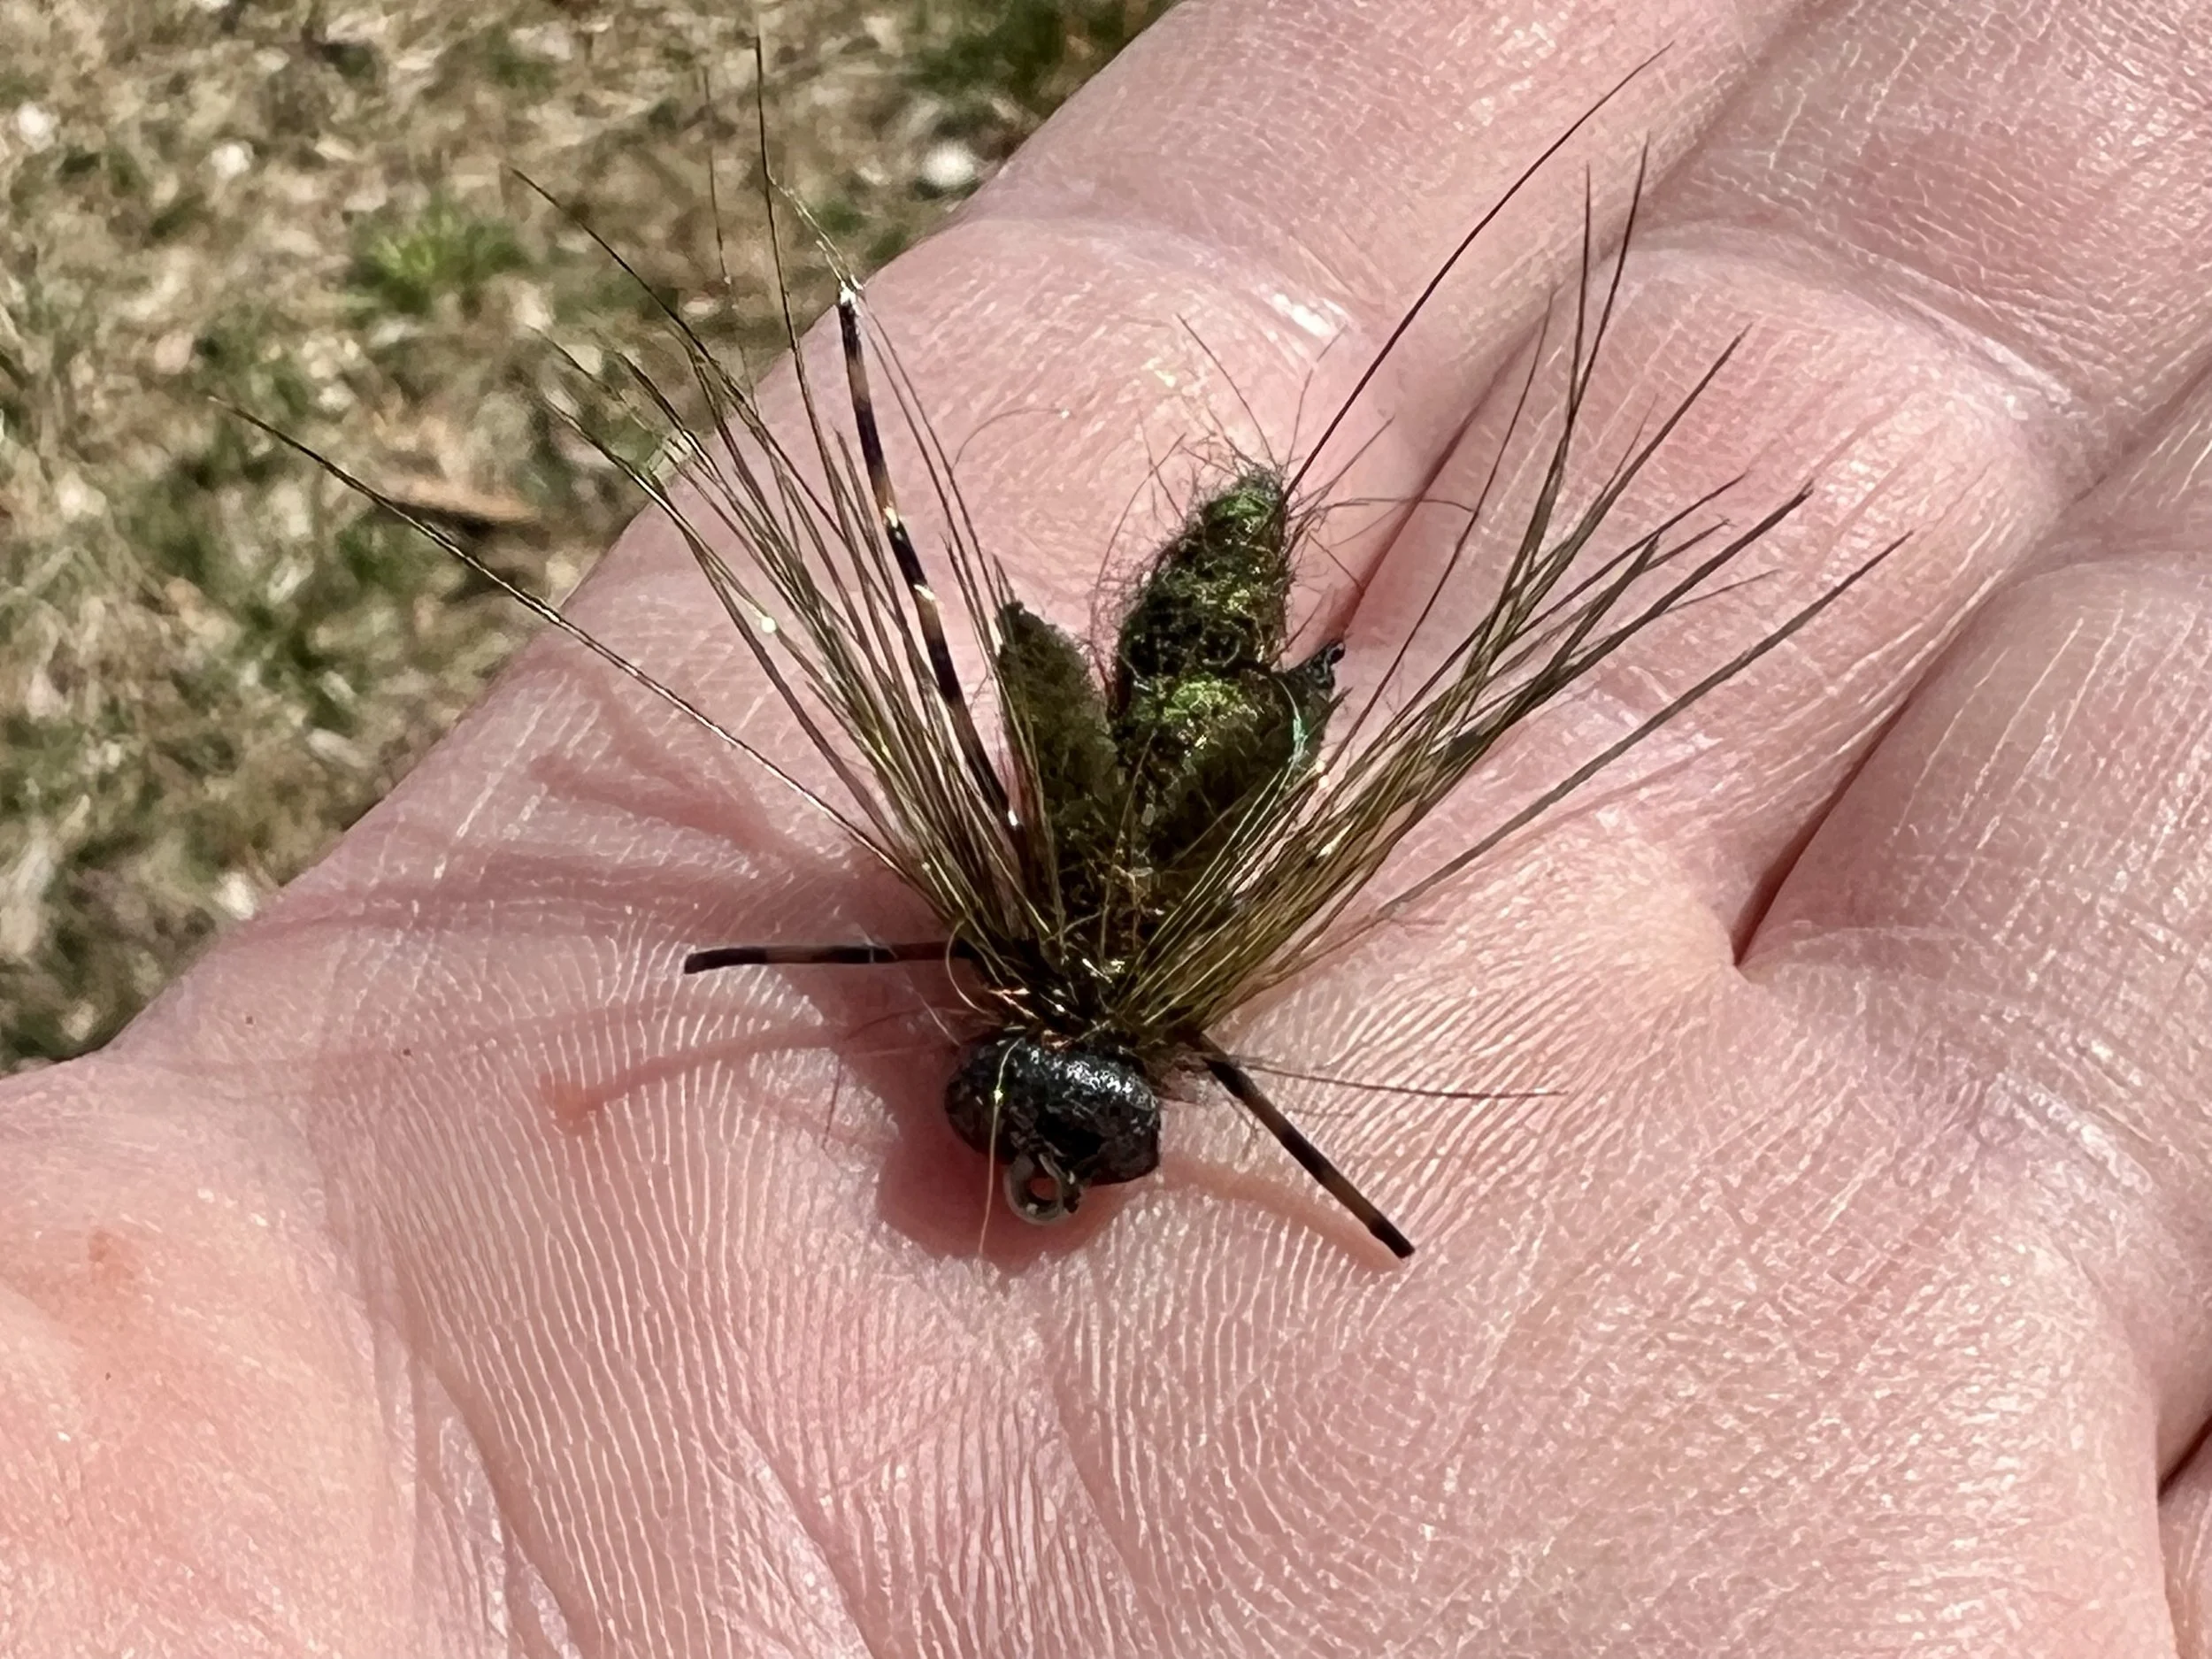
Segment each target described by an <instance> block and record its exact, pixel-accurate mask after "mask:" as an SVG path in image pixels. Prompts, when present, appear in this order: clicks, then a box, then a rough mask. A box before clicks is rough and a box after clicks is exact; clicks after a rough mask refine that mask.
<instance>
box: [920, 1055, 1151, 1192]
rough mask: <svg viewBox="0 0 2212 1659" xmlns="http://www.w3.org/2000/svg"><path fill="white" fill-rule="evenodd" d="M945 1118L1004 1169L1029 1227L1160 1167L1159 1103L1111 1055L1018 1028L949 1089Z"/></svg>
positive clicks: (1146, 1084) (971, 1059) (1138, 1072)
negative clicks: (1096, 1190)
mask: <svg viewBox="0 0 2212 1659" xmlns="http://www.w3.org/2000/svg"><path fill="white" fill-rule="evenodd" d="M945 1115H946V1116H947V1117H949V1118H951V1119H952V1126H953V1128H954V1129H955V1130H956V1131H957V1132H958V1133H959V1136H960V1138H961V1139H962V1140H963V1141H966V1142H967V1143H968V1144H969V1145H970V1146H972V1147H973V1148H975V1149H976V1150H977V1151H979V1152H986V1153H988V1154H989V1155H990V1156H993V1157H995V1158H996V1159H998V1160H999V1161H1000V1162H1001V1163H1002V1164H1005V1166H1006V1175H1005V1192H1006V1202H1007V1204H1008V1206H1009V1207H1010V1209H1011V1210H1013V1211H1014V1213H1015V1214H1016V1215H1018V1216H1019V1217H1021V1218H1022V1219H1023V1220H1025V1221H1034V1222H1052V1221H1059V1220H1062V1219H1064V1217H1067V1216H1069V1215H1071V1214H1072V1213H1074V1210H1075V1207H1076V1205H1077V1204H1078V1203H1079V1202H1081V1201H1082V1197H1083V1192H1084V1189H1085V1188H1086V1187H1097V1186H1104V1185H1110V1184H1111V1183H1113V1182H1115V1181H1133V1180H1135V1179H1137V1177H1138V1176H1140V1175H1148V1174H1150V1173H1151V1172H1152V1171H1154V1170H1155V1169H1156V1168H1158V1167H1159V1163H1160V1096H1159V1094H1158V1093H1157V1092H1156V1090H1155V1089H1154V1088H1153V1087H1152V1081H1151V1079H1149V1078H1148V1077H1147V1076H1146V1075H1145V1074H1144V1069H1143V1068H1142V1067H1141V1066H1140V1065H1139V1064H1137V1063H1136V1062H1135V1061H1134V1060H1133V1059H1131V1058H1130V1057H1129V1056H1127V1055H1125V1054H1120V1053H1117V1052H1115V1051H1114V1050H1111V1049H1105V1048H1087V1047H1085V1046H1084V1045H1082V1044H1080V1043H1074V1044H1070V1045H1068V1046H1066V1047H1064V1048H1054V1047H1052V1046H1051V1045H1050V1044H1048V1043H1044V1042H1041V1041H1038V1040H1037V1039H1036V1038H1035V1037H1033V1036H1031V1035H1030V1034H1029V1033H1026V1032H1019V1031H1007V1032H1000V1033H997V1034H996V1035H995V1036H991V1037H986V1038H984V1039H983V1040H982V1041H980V1042H977V1043H974V1044H972V1045H971V1046H970V1048H969V1049H968V1051H967V1053H966V1054H965V1055H964V1056H962V1058H961V1062H960V1069H959V1070H958V1071H956V1072H954V1073H953V1077H952V1081H951V1082H950V1083H949V1084H947V1085H946V1086H945Z"/></svg>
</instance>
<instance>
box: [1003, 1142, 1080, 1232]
mask: <svg viewBox="0 0 2212 1659" xmlns="http://www.w3.org/2000/svg"><path fill="white" fill-rule="evenodd" d="M1004 1179H1005V1191H1006V1207H1007V1208H1008V1209H1009V1210H1012V1211H1013V1212H1014V1213H1015V1214H1016V1215H1018V1216H1019V1217H1021V1218H1022V1219H1023V1220H1024V1221H1027V1222H1031V1223H1033V1224H1034V1225H1038V1226H1041V1227H1045V1226H1050V1225H1052V1224H1053V1223H1054V1222H1056V1221H1065V1220H1066V1219H1067V1218H1068V1217H1070V1216H1071V1215H1073V1214H1074V1213H1075V1207H1076V1206H1077V1205H1078V1204H1079V1203H1081V1202H1083V1183H1082V1182H1080V1181H1079V1180H1077V1179H1075V1178H1074V1177H1073V1176H1071V1175H1070V1174H1068V1173H1067V1172H1066V1171H1064V1170H1062V1169H1060V1168H1059V1167H1058V1166H1057V1165H1056V1164H1054V1163H1053V1162H1052V1161H1051V1160H1050V1159H1049V1158H1041V1157H1038V1156H1035V1155H1034V1154H1033V1153H1028V1152H1023V1153H1018V1154H1017V1155H1016V1156H1015V1157H1014V1159H1013V1161H1012V1162H1011V1163H1010V1164H1007V1166H1006V1175H1005V1178H1004Z"/></svg>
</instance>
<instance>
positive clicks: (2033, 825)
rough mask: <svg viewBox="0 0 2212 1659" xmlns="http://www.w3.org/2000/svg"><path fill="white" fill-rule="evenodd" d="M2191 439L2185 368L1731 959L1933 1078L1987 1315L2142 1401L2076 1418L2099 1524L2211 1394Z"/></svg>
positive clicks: (2188, 1634) (2199, 565)
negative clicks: (2018, 1323)
mask: <svg viewBox="0 0 2212 1659" xmlns="http://www.w3.org/2000/svg"><path fill="white" fill-rule="evenodd" d="M2208 442H2212V398H2207V397H2206V396H2203V395H2202V394H2199V395H2198V396H2195V397H2194V398H2193V400H2192V402H2191V403H2188V404H2185V406H2184V407H2183V408H2182V409H2181V411H2179V413H2178V414H2177V416H2176V417H2175V419H2174V420H2173V421H2172V423H2171V424H2170V426H2167V427H2166V429H2165V430H2164V431H2163V432H2162V434H2160V436H2159V440H2158V442H2156V443H2155V444H2154V445H2153V446H2152V447H2151V448H2150V449H2148V450H2147V453H2146V454H2145V455H2144V457H2142V458H2141V459H2140V460H2139V461H2138V462H2136V463H2133V464H2131V465H2130V466H2129V467H2128V468H2127V469H2125V470H2124V472H2121V473H2120V474H2118V475H2116V477H2115V478H2114V479H2113V480H2110V482H2109V483H2108V485H2107V486H2106V487H2105V488H2103V489H2102V490H2101V491H2100V492H2099V494H2098V495H2096V496H2094V497H2093V498H2092V499H2091V501H2089V502H2088V503H2085V505H2084V506H2083V508H2082V509H2080V510H2079V511H2077V512H2076V513H2075V514H2073V515H2070V517H2069V518H2068V520H2067V522H2066V525H2065V526H2064V527H2063V529H2062V533H2061V534H2060V535H2059V536H2058V537H2057V538H2056V539H2055V541H2054V542H2053V543H2052V544H2051V545H2050V546H2049V548H2048V549H2047V550H2045V551H2044V552H2043V553H2041V554H2039V557H2037V560H2036V562H2035V565H2034V568H2033V571H2032V574H2030V575H2029V576H2027V577H2026V578H2025V579H2024V580H2021V581H2020V582H2018V583H2016V584H2015V585H2014V586H2012V587H2009V588H2007V589H2006V590H2004V591H2003V592H2001V594H2000V595H1998V596H1997V597H1996V598H1995V599H1994V600H1993V602H1992V603H1991V604H1990V606H1989V607H1988V608H1987V610H1986V611H1985V613H1984V614H1983V615H1982V616H1980V617H1978V618H1977V619H1976V621H1975V623H1974V625H1973V626H1972V627H1971V628H1970V630H1969V631H1968V632H1967V634H1965V635H1964V636H1963V638H1962V640H1961V641H1959V644H1958V646H1957V647H1956V648H1955V650H1954V651H1953V652H1952V653H1951V654H1950V655H1949V656H1948V657H1947V658H1946V659H1945V661H1944V663H1943V664H1942V666H1941V668H1940V670H1939V672H1938V673H1937V674H1936V675H1934V676H1933V677H1932V679H1931V680H1930V682H1929V683H1928V684H1927V685H1926V686H1925V687H1924V688H1923V689H1922V690H1921V691H1920V692H1919V693H1918V694H1917V695H1916V697H1915V699H1914V702H1913V703H1912V704H1911V706H1910V707H1909V708H1908V710H1906V712H1905V714H1904V716H1903V717H1902V718H1901V721H1900V722H1899V724H1898V726H1896V728H1895V729H1894V730H1893V732H1892V733H1889V734H1888V735H1887V736H1886V738H1885V739H1884V741H1883V742H1882V744H1881V746H1880V747H1879V749H1877V751H1876V752H1875V754H1874V756H1873V757H1872V758H1871V759H1870V762H1869V764H1868V765H1867V767H1866V768H1865V770H1864V771H1863V772H1862V773H1861V774H1860V776H1859V777H1858V778H1856V779H1855V780H1854V782H1853V784H1852V787H1851V788H1850V789H1849V790H1848V792H1847V794H1846V795H1844V797H1843V799H1842V801H1841V802H1840V803H1839V806H1838V808H1837V810H1836V811H1835V812H1834V813H1833V814H1832V816H1831V817H1830V818H1829V819H1828V820H1827V821H1826V822H1825V823H1824V825H1823V826H1822V827H1821V830H1820V832H1819V833H1818V834H1817V835H1816V837H1815V839H1814V841H1812V843H1811V845H1810V846H1809V848H1808V849H1807V851H1806V853H1805V856H1803V857H1802V858H1801V860H1800V861H1799V863H1798V864H1797V866H1796V868H1795V869H1794V870H1793V872H1792V874H1791V876H1790V879H1789V880H1788V881H1787V883H1786V885H1785V886H1784V887H1783V888H1782V890H1781V892H1780V893H1779V895H1778V898H1777V902H1776V904H1775V906H1774V909H1773V910H1772V911H1771V913H1770V915H1769V917H1768V918H1767V919H1766V920H1765V922H1764V923H1763V926H1762V927H1761V930H1760V933H1759V935H1758V937H1757V939H1756V940H1755V942H1754V945H1753V949H1751V951H1750V953H1749V955H1748V956H1747V960H1746V969H1747V972H1748V973H1749V974H1751V976H1752V977H1753V979H1755V981H1756V982H1757V983H1758V984H1759V985H1761V986H1762V987H1764V988H1765V989H1766V990H1767V991H1768V992H1769V993H1770V994H1772V995H1776V996H1778V997H1779V998H1781V999H1782V1000H1783V1001H1784V1002H1785V1003H1786V1004H1787V1005H1789V1006H1791V1007H1793V1008H1796V1009H1799V1010H1804V1017H1805V1018H1809V1019H1812V1020H1816V1021H1818V1020H1822V1019H1826V1018H1834V1017H1835V1016H1836V1014H1837V1012H1838V1011H1839V1010H1841V1009H1843V1008H1845V1007H1850V1008H1852V1009H1854V1010H1857V1014H1856V1017H1857V1018H1861V1019H1863V1021H1864V1022H1865V1024H1866V1025H1867V1028H1868V1029H1869V1031H1870V1033H1872V1036H1873V1041H1874V1043H1875V1048H1876V1058H1875V1060H1874V1063H1873V1064H1872V1065H1871V1067H1870V1074H1871V1075H1875V1076H1885V1075H1887V1076H1917V1077H1922V1078H1924V1079H1929V1081H1930V1084H1931V1086H1932V1087H1930V1088H1929V1089H1928V1091H1927V1093H1926V1094H1925V1095H1924V1099H1923V1103H1922V1104H1921V1106H1920V1107H1919V1108H1918V1109H1917V1110H1916V1113H1915V1114H1914V1115H1913V1116H1911V1117H1910V1118H1897V1117H1893V1116H1891V1115H1889V1114H1888V1113H1886V1112H1885V1115H1884V1122H1885V1124H1886V1125H1888V1127H1889V1130H1890V1132H1891V1133H1894V1134H1896V1135H1897V1136H1898V1137H1899V1138H1900V1140H1901V1141H1913V1142H1916V1143H1918V1144H1921V1145H1923V1146H1927V1147H1930V1148H1935V1147H1949V1148H1955V1156H1958V1157H1960V1158H1962V1160H1963V1161H1964V1163H1965V1164H1966V1166H1967V1167H1969V1168H1970V1170H1971V1173H1972V1179H1973V1181H1974V1184H1975V1186H1976V1187H1978V1189H1979V1190H1980V1191H1981V1192H1982V1193H1983V1194H1985V1202H1984V1205H1983V1209H1984V1210H1985V1214H1986V1216H1987V1217H1988V1218H1989V1225H1990V1233H1989V1235H1988V1241H1989V1246H1990V1248H1993V1250H1995V1251H1997V1252H1998V1253H1999V1254H2001V1256H2003V1257H2005V1258H2006V1259H2008V1260H2009V1261H2010V1262H2011V1263H2014V1265H2013V1267H2012V1269H2011V1270H2009V1271H2008V1275H2007V1276H2006V1282H2004V1283H2003V1284H2002V1285H2001V1286H2000V1285H1996V1284H1992V1285H1991V1286H1989V1291H1990V1294H1992V1296H1993V1297H1994V1298H1995V1300H1993V1302H1991V1303H1990V1304H1989V1306H1990V1309H1991V1311H1992V1313H1993V1315H1996V1316H1998V1317H2006V1316H2005V1315H2004V1312H2003V1310H2007V1309H2009V1310H2014V1311H2015V1312H2017V1311H2018V1310H2024V1309H2027V1308H2039V1309H2042V1310H2046V1313H2048V1311H2049V1310H2054V1309H2056V1308H2059V1307H2065V1308H2068V1309H2070V1310H2071V1311H2070V1312H2069V1313H2067V1314H2065V1315H2064V1316H2063V1317H2058V1318H2056V1319H2052V1318H2049V1317H2046V1318H2045V1319H2044V1321H2043V1323H2042V1325H2040V1326H2039V1330H2038V1334H2037V1336H2036V1339H2035V1340H2034V1341H2033V1342H2032V1344H2030V1345H2028V1347H2030V1348H2034V1349H2037V1350H2040V1351H2043V1352H2046V1353H2047V1354H2049V1355H2051V1356H2058V1355H2063V1356H2065V1358H2064V1363H2065V1364H2066V1365H2067V1366H2068V1367H2069V1368H2076V1367H2079V1368H2085V1369H2086V1370H2087V1371H2091V1372H2095V1373H2102V1374H2104V1375H2106V1376H2107V1377H2108V1378H2109V1379H2112V1380H2111V1386H2109V1387H2108V1389H2107V1390H2105V1391H2104V1397H2102V1398H2101V1399H2100V1400H2099V1401H2098V1402H2096V1404H2095V1406H2094V1409H2095V1411H2096V1412H2097V1414H2098V1417H2100V1418H2101V1420H2102V1421H2103V1422H2104V1423H2105V1424H2106V1425H2116V1424H2121V1423H2124V1422H2127V1421H2129V1420H2130V1419H2131V1418H2132V1419H2135V1420H2137V1421H2139V1423H2140V1425H2141V1427H2140V1429H2139V1431H2138V1432H2136V1434H2135V1435H2134V1436H2133V1437H2132V1438H2133V1439H2134V1440H2136V1442H2137V1443H2136V1445H2135V1446H2134V1447H2133V1448H2128V1447H2127V1446H2126V1445H2125V1444H2124V1443H2123V1444H2120V1445H2117V1446H2115V1445H2112V1444H2111V1443H2110V1440H2109V1436H2108V1434H2106V1433H2105V1432H2104V1431H2101V1430H2098V1429H2094V1428H2090V1429H2089V1432H2090V1433H2091V1434H2092V1435H2093V1437H2097V1436H2101V1437H2102V1438H2103V1439H2104V1440H2105V1443H2106V1444H2107V1445H2108V1453H2109V1454H2116V1455H2111V1456H2110V1460H2109V1461H2108V1463H2107V1465H2106V1466H2105V1468H2104V1471H2103V1474H2102V1480H2103V1483H2104V1486H2105V1489H2106V1490H2107V1491H2108V1493H2110V1494H2112V1497H2113V1502H2114V1504H2115V1507H2116V1510H2117V1514H2116V1529H2115V1530H2116V1535H2120V1534H2122V1533H2123V1532H2124V1531H2125V1530H2131V1529H2132V1527H2133V1525H2135V1524H2136V1517H2139V1516H2140V1515H2141V1514H2143V1513H2145V1512H2147V1510H2148V1509H2149V1507H2150V1504H2151V1501H2152V1494H2153V1492H2154V1489H2155V1486H2156V1483H2157V1482H2158V1481H2159V1479H2161V1478H2162V1476H2164V1475H2165V1474H2166V1473H2167V1472H2168V1471H2170V1470H2172V1469H2173V1468H2174V1466H2175V1464H2176V1463H2177V1460H2179V1459H2181V1458H2182V1457H2183V1456H2184V1455H2185V1454H2191V1448H2194V1447H2197V1446H2198V1445H2199V1444H2200V1440H2201V1435H2202V1430H2203V1425H2204V1422H2205V1419H2206V1415H2207V1410H2208V1402H2212V1319H2208V1317H2207V1314H2206V1311H2205V1310H2206V1309H2207V1307H2208V1306H2212V1301H2208V1295H2212V1227H2208V1225H2207V1224H2206V1222H2205V1219H2204V1217H2206V1215H2207V1214H2208V1200H2212V1190H2208V1189H2212V1130H2208V1127H2207V1120H2206V1117H2205V1113H2204V1110H2203V1108H2204V1092H2205V1077H2206V1067H2207V1062H2208V1057H2212V1050H2208V1046H2207V1041H2206V1039H2205V1037H2204V1034H2203V1033H2205V1031H2206V1030H2207V1028H2208V1027H2207V1019H2208V1016H2212V1006H2208V1003H2212V996H2208V993H2207V991H2206V988H2205V981H2206V974H2205V967H2206V962H2207V953H2208V947H2212V888H2208V884H2207V881H2206V879H2205V872H2206V871H2207V869H2208V868H2212V787H2208V779H2212V740H2208V736H2207V732H2206V727H2205V722H2204V719H2203V710H2204V707H2205V703H2206V699H2207V696H2208V695H2212V560H2208V550H2212V482H2208V480H2206V479H2205V478H2204V477H2203V476H2202V472H2203V469H2202V466H2201V457H2202V456H2203V454H2204V453H2205V449H2206V446H2207V443H2208ZM1883 1098H1884V1097H1883V1096H1882V1095H1880V1094H1871V1095H1870V1098H1869V1100H1868V1101H1867V1102H1865V1105H1866V1106H1869V1107H1875V1108H1876V1110H1881V1108H1880V1107H1879V1106H1878V1104H1877V1102H1878V1101H1880V1100H1882V1099H1883ZM2016 1363H2017V1364H2018V1365H2019V1366H2020V1367H2021V1368H2023V1369H2032V1367H2033V1366H2034V1365H2035V1364H2036V1363H2038V1362H2037V1361H2036V1359H2035V1357H2034V1355H2033V1353H2032V1352H2027V1351H2023V1352H2022V1353H2020V1354H2019V1355H2018V1356H2016ZM2086 1426H2087V1425H2085V1427H2086ZM2202 1465H2203V1455H2202V1453H2201V1451H2200V1450H2197V1451H2195V1452H2194V1453H2193V1455H2191V1456H2190V1461H2189V1463H2188V1464H2187V1465H2186V1466H2185V1467H2183V1468H2182V1469H2181V1470H2180V1472H2179V1473H2178V1475H2177V1477H2176V1478H2175V1479H2174V1480H2173V1483H2172V1485H2171V1486H2170V1488H2169V1490H2168V1493H2167V1496H2166V1499H2165V1502H2164V1503H2163V1505H2162V1509H2163V1516H2162V1522H2163V1529H2164V1535H2165V1546H2166V1565H2167V1571H2168V1572H2169V1574H2170V1578H2169V1586H2168V1587H2169V1592H2170V1596H2171V1599H2172V1601H2173V1607H2174V1612H2175V1616H2176V1621H2177V1626H2178V1629H2179V1631H2180V1632H2181V1635H2182V1638H2183V1646H2182V1651H2183V1652H2184V1653H2185V1654H2188V1653H2201V1652H2203V1651H2205V1648H2204V1646H2203V1642H2204V1636H2203V1632H2204V1631H2205V1630H2206V1629H2207V1627H2208V1626H2207V1620H2206V1603H2205V1592H2206V1578H2205V1574H2204V1572H2203V1570H2202V1563H2201V1559H2200V1557H2201V1529H2202V1516H2203V1512H2204V1510H2203V1504H2202V1502H2201V1496H2202V1492H2203V1489H2204V1478H2203V1473H2202Z"/></svg>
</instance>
